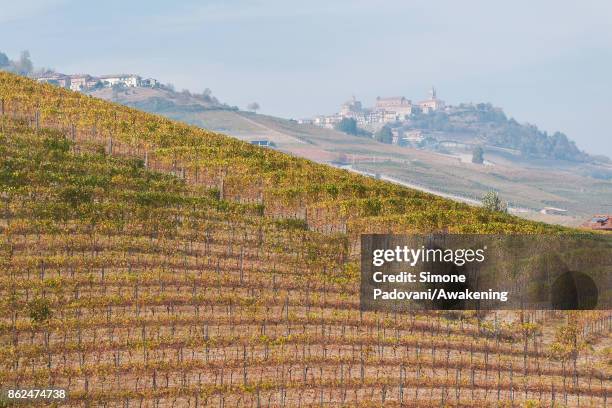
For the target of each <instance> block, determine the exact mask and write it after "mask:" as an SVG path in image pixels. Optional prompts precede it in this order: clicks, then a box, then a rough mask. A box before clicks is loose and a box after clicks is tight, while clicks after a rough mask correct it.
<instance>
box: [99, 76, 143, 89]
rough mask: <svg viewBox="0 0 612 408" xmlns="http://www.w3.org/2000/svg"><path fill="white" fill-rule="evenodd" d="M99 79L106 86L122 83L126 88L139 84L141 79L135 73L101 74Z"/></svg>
mask: <svg viewBox="0 0 612 408" xmlns="http://www.w3.org/2000/svg"><path fill="white" fill-rule="evenodd" d="M100 81H102V83H103V84H104V86H106V87H107V88H111V87H113V86H115V85H118V84H122V85H124V86H126V87H128V88H135V87H137V86H140V84H141V81H142V79H141V78H140V77H139V76H138V75H135V74H117V75H102V76H101V77H100Z"/></svg>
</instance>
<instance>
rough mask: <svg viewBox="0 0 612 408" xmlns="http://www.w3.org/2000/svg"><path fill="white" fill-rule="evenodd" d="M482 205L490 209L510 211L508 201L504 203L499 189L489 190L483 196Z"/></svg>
mask: <svg viewBox="0 0 612 408" xmlns="http://www.w3.org/2000/svg"><path fill="white" fill-rule="evenodd" d="M482 206H483V207H484V208H486V209H487V210H489V211H499V212H504V213H505V212H508V203H504V202H503V201H502V200H501V198H499V194H497V191H489V192H488V193H486V194H485V195H484V196H483V197H482Z"/></svg>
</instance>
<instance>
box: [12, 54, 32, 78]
mask: <svg viewBox="0 0 612 408" xmlns="http://www.w3.org/2000/svg"><path fill="white" fill-rule="evenodd" d="M14 64H15V71H17V73H18V74H20V75H29V74H30V73H31V72H32V71H33V70H34V64H32V60H31V59H30V52H29V51H27V50H26V51H22V52H21V56H20V57H19V61H17V62H15V63H14Z"/></svg>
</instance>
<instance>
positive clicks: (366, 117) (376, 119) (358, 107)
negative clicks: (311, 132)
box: [300, 87, 446, 128]
mask: <svg viewBox="0 0 612 408" xmlns="http://www.w3.org/2000/svg"><path fill="white" fill-rule="evenodd" d="M445 107H446V104H445V103H444V101H443V100H441V99H438V97H437V95H436V89H435V88H434V87H432V88H431V90H430V91H429V98H428V99H426V100H424V101H421V102H417V103H414V104H413V103H412V101H411V100H410V99H407V98H406V97H404V96H392V97H384V98H381V97H380V96H379V97H377V98H376V104H375V105H374V107H373V108H364V107H363V105H362V103H361V102H360V101H358V100H357V99H356V98H355V97H354V96H353V97H352V98H351V99H350V100H349V101H347V102H345V103H344V104H342V106H341V108H340V112H339V113H336V114H334V115H328V116H326V115H321V116H317V117H315V118H313V119H302V120H301V121H300V123H311V124H314V125H318V126H322V127H328V128H333V127H334V125H335V124H337V123H339V122H340V121H341V120H342V119H344V118H352V119H355V120H356V121H357V124H358V125H359V126H363V127H366V126H368V125H375V124H384V123H391V122H396V121H402V120H405V119H408V118H409V117H410V116H411V115H412V114H413V113H416V112H422V113H429V112H434V111H437V110H440V109H444V108H445Z"/></svg>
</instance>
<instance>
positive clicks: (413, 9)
mask: <svg viewBox="0 0 612 408" xmlns="http://www.w3.org/2000/svg"><path fill="white" fill-rule="evenodd" d="M23 49H28V50H29V51H30V52H31V54H32V58H33V60H34V62H35V64H36V65H37V66H40V65H44V66H49V67H52V68H55V69H56V70H58V71H60V72H64V73H77V72H84V73H91V74H104V73H115V72H134V73H139V74H142V75H146V76H153V77H155V78H158V79H159V80H161V81H163V82H171V83H174V84H175V85H176V88H177V89H179V90H180V89H182V88H188V89H190V90H192V91H198V92H201V91H202V90H204V89H205V88H211V89H212V90H213V94H214V95H216V96H217V97H218V98H219V99H220V100H221V101H224V102H227V103H229V104H232V105H238V106H240V107H242V108H244V107H245V106H246V104H248V103H249V102H252V101H257V102H259V104H260V105H261V107H262V109H261V111H262V112H263V113H268V114H273V115H279V116H283V117H293V118H300V117H307V116H312V115H315V114H319V113H333V112H336V111H337V110H338V107H339V105H340V104H341V103H342V102H343V101H344V100H346V99H348V98H349V97H350V96H351V95H353V94H354V95H356V96H357V97H358V98H359V99H361V100H362V101H363V102H364V103H365V104H366V105H371V104H373V102H374V98H375V97H376V96H377V95H380V96H392V95H404V96H406V97H408V98H409V99H412V100H420V99H423V98H425V97H426V95H427V90H428V89H429V87H430V86H431V85H435V86H436V88H437V89H438V96H439V97H440V98H442V99H445V100H446V101H447V102H448V103H451V104H455V103H459V102H470V101H471V102H492V103H493V104H495V105H497V106H501V107H503V108H504V110H505V111H506V113H507V114H508V115H510V116H513V117H514V118H516V119H517V120H518V121H520V122H531V123H534V124H536V125H538V126H539V127H540V128H542V129H544V130H547V131H549V132H554V131H556V130H560V131H563V132H565V133H567V134H568V136H569V137H570V138H572V139H574V140H575V141H576V142H577V144H578V146H579V147H581V148H583V149H586V150H587V151H588V152H591V153H605V154H607V155H608V156H612V130H611V129H612V95H611V93H612V2H610V1H609V0H601V1H588V0H587V1H569V0H567V1H560V0H555V1H552V0H551V1H548V0H539V1H534V0H507V1H501V0H500V1H491V0H482V1H469V0H464V1H456V0H447V1H436V0H427V1H419V0H413V1H409V0H404V1H371V0H370V1H329V0H327V1H317V0H309V1H299V2H297V1H296V2H292V1H283V0H278V1H247V0H238V1H228V0H226V1H172V2H169V1H163V0H149V1H130V2H128V1H125V0H122V1H114V0H111V1H103V2H101V1H96V2H93V1H83V0H80V1H79V0H74V1H72V0H23V1H15V0H0V51H4V52H6V53H8V54H9V56H10V57H13V58H15V57H17V56H18V53H19V52H20V51H21V50H23Z"/></svg>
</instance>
